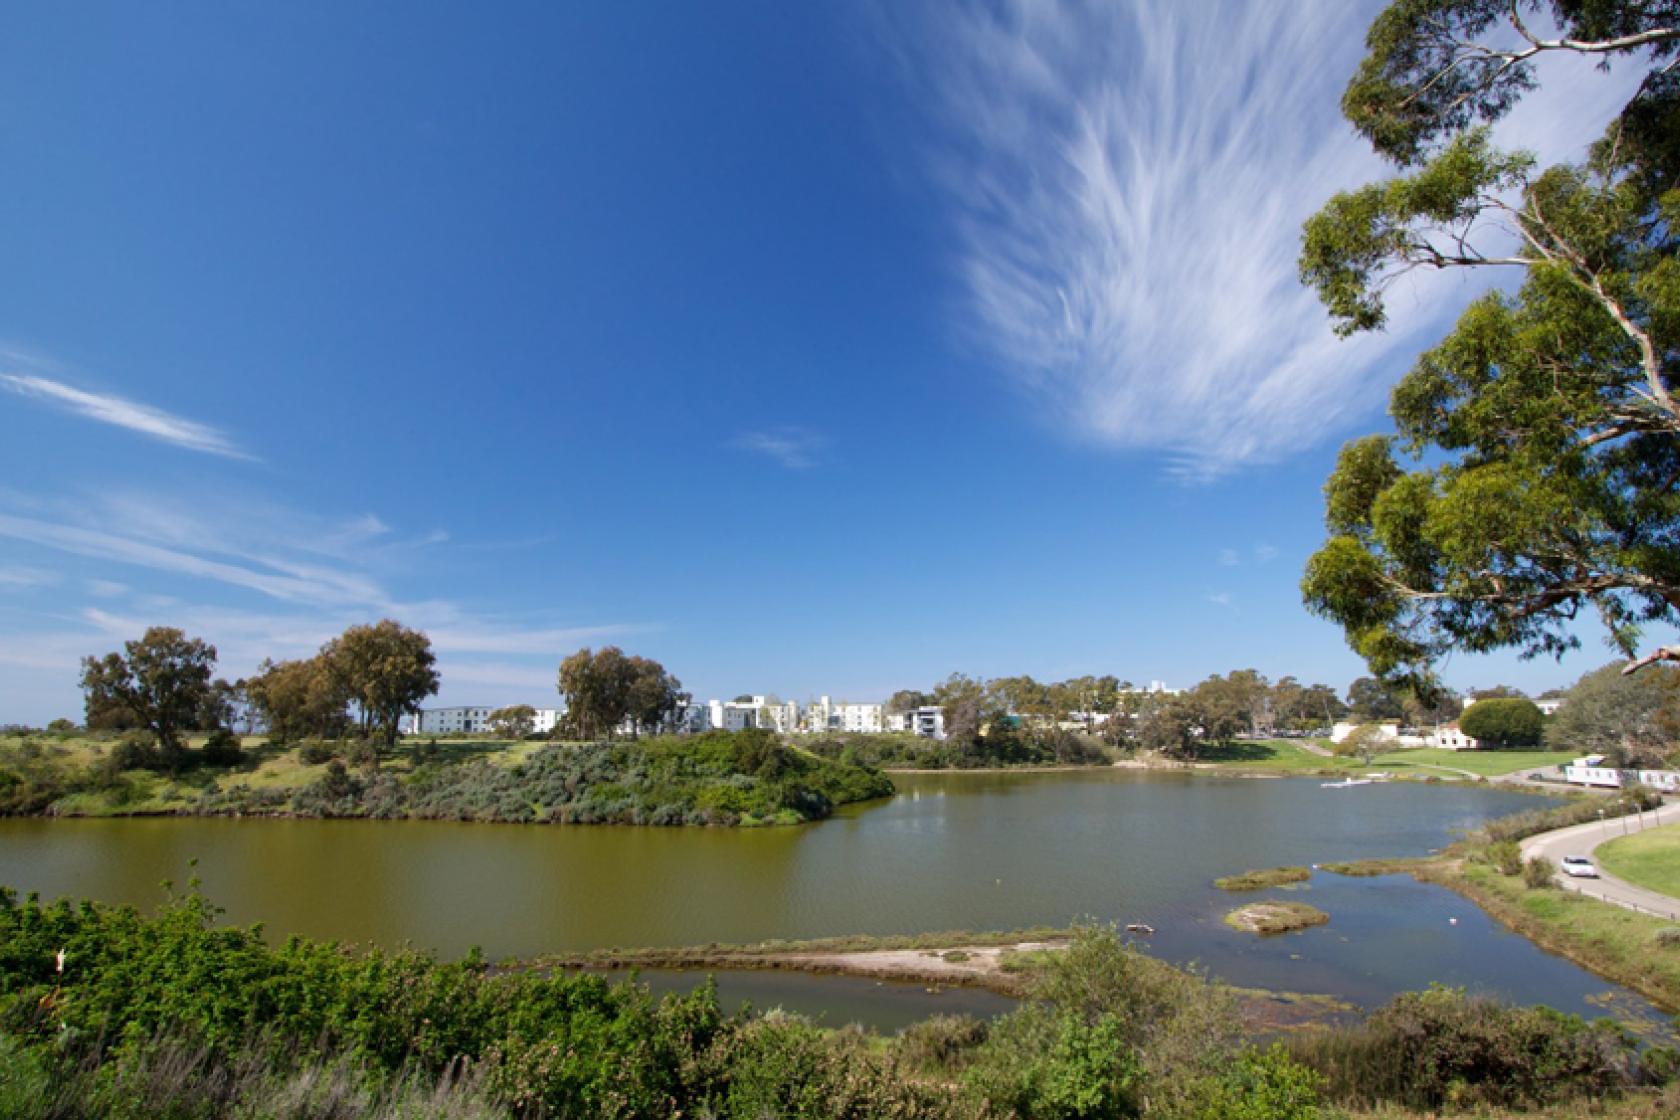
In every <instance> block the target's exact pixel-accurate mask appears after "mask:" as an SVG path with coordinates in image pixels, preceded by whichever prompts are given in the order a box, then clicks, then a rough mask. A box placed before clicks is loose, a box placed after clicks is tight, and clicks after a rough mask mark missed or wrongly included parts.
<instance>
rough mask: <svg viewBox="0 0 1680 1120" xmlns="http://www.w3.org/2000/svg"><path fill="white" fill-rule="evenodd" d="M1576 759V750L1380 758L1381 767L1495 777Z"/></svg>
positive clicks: (1430, 750)
mask: <svg viewBox="0 0 1680 1120" xmlns="http://www.w3.org/2000/svg"><path fill="white" fill-rule="evenodd" d="M1574 757H1575V752H1573V751H1444V750H1441V749H1439V748H1437V747H1419V748H1417V749H1415V750H1404V751H1390V752H1389V753H1388V754H1384V755H1378V756H1377V760H1376V762H1375V763H1374V764H1373V765H1377V766H1445V767H1448V768H1450V769H1453V770H1468V771H1470V772H1471V773H1472V774H1480V775H1482V776H1483V777H1487V778H1491V777H1494V776H1495V775H1498V774H1514V773H1516V772H1517V771H1519V770H1538V769H1539V768H1540V767H1542V766H1556V765H1557V764H1559V763H1562V762H1568V761H1570V760H1571V759H1573V758H1574Z"/></svg>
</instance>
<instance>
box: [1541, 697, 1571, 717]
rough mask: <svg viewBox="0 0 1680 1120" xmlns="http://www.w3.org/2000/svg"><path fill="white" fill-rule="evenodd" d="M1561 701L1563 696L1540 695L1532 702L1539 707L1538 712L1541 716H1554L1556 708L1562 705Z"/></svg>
mask: <svg viewBox="0 0 1680 1120" xmlns="http://www.w3.org/2000/svg"><path fill="white" fill-rule="evenodd" d="M1563 701H1564V697H1562V696H1551V697H1542V698H1541V699H1539V700H1536V701H1535V702H1534V706H1535V707H1536V708H1539V709H1540V714H1541V715H1543V716H1555V715H1557V710H1558V709H1559V708H1561V707H1563Z"/></svg>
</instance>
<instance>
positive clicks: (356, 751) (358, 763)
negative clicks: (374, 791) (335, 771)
mask: <svg viewBox="0 0 1680 1120" xmlns="http://www.w3.org/2000/svg"><path fill="white" fill-rule="evenodd" d="M344 761H345V762H347V763H349V764H350V765H351V766H354V767H356V768H357V769H358V770H374V769H377V768H378V766H379V744H378V743H375V742H374V741H373V740H372V739H356V740H354V741H352V742H351V743H350V745H349V746H347V747H345V748H344Z"/></svg>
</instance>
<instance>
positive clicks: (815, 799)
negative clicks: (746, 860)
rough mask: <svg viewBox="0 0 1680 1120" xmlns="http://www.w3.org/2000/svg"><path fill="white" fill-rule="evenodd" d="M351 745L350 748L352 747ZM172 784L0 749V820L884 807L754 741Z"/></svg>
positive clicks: (438, 755) (784, 820)
mask: <svg viewBox="0 0 1680 1120" xmlns="http://www.w3.org/2000/svg"><path fill="white" fill-rule="evenodd" d="M352 746H361V744H352ZM236 753H237V754H238V756H239V757H238V761H236V762H234V763H233V764H232V765H229V766H227V767H220V768H211V767H199V768H197V769H194V770H191V771H187V772H184V773H177V774H174V775H162V774H155V773H151V772H149V771H146V770H143V769H133V770H131V769H126V768H122V764H123V762H124V758H123V753H122V744H121V743H118V744H116V745H112V746H111V747H110V749H109V750H107V749H106V747H105V745H104V744H99V743H96V742H90V741H87V740H81V741H78V742H75V743H73V744H69V745H66V744H55V743H52V742H51V741H50V740H49V741H48V742H46V743H45V744H43V743H42V742H41V741H40V740H39V739H36V738H33V737H28V738H25V739H24V741H23V742H21V743H8V744H6V745H5V746H4V748H3V749H0V814H3V815H43V816H144V815H178V816H240V817H245V816H259V817H260V816H269V817H308V818H333V819H338V818H366V819H373V820H451V821H483V822H506V823H543V824H630V825H723V826H756V825H783V824H801V823H804V822H807V821H814V820H821V819H824V818H826V817H828V816H831V815H832V814H833V812H834V810H835V808H836V807H838V806H841V805H848V804H852V803H855V802H860V801H869V800H874V799H877V798H884V797H890V796H891V795H892V794H893V792H894V787H893V784H892V780H891V779H890V778H888V777H887V776H886V775H884V774H882V773H881V772H880V771H878V770H875V769H873V768H870V767H866V766H860V765H856V764H854V763H851V762H848V761H839V760H831V759H825V758H820V757H818V756H816V755H813V754H810V753H808V752H805V751H801V750H797V749H794V748H792V747H789V746H786V745H785V744H783V743H781V742H779V741H778V740H777V739H776V737H775V736H773V735H771V734H769V733H767V732H762V731H742V732H721V731H717V732H708V733H705V734H700V735H692V736H684V737H681V738H676V737H666V738H651V739H632V740H617V741H612V742H601V743H578V744H495V745H487V746H483V747H480V748H479V749H473V748H471V747H469V748H466V749H462V750H450V749H447V748H441V747H431V746H430V745H428V744H420V745H418V746H416V747H414V748H412V749H403V750H398V751H394V752H389V753H390V754H391V756H392V757H390V758H389V759H382V758H381V757H380V756H378V755H375V756H374V757H373V758H372V759H371V760H364V762H363V764H362V765H357V766H354V767H352V766H347V765H346V759H345V758H344V757H340V754H341V753H342V752H341V751H340V750H338V749H337V748H335V747H334V746H333V745H331V744H325V743H317V742H310V743H304V744H302V745H299V746H296V747H292V746H273V745H264V746H263V747H258V748H256V749H253V750H245V749H242V748H241V749H239V750H238V751H237V752H236Z"/></svg>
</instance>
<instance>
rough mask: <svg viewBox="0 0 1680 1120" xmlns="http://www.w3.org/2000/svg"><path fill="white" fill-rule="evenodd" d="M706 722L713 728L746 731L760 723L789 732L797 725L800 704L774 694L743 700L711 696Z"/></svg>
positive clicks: (764, 726) (767, 729)
mask: <svg viewBox="0 0 1680 1120" xmlns="http://www.w3.org/2000/svg"><path fill="white" fill-rule="evenodd" d="M706 708H707V713H708V715H707V724H708V727H709V728H710V729H711V730H714V731H745V730H746V729H747V728H749V727H762V728H764V729H765V730H766V731H775V732H778V733H780V734H788V733H790V732H793V731H796V730H798V728H799V705H798V704H796V703H794V702H793V701H791V700H789V701H788V702H786V703H783V702H782V701H780V700H777V699H775V698H774V697H766V696H753V697H749V698H748V699H746V700H712V701H710V702H709V703H708V704H707V705H706Z"/></svg>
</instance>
